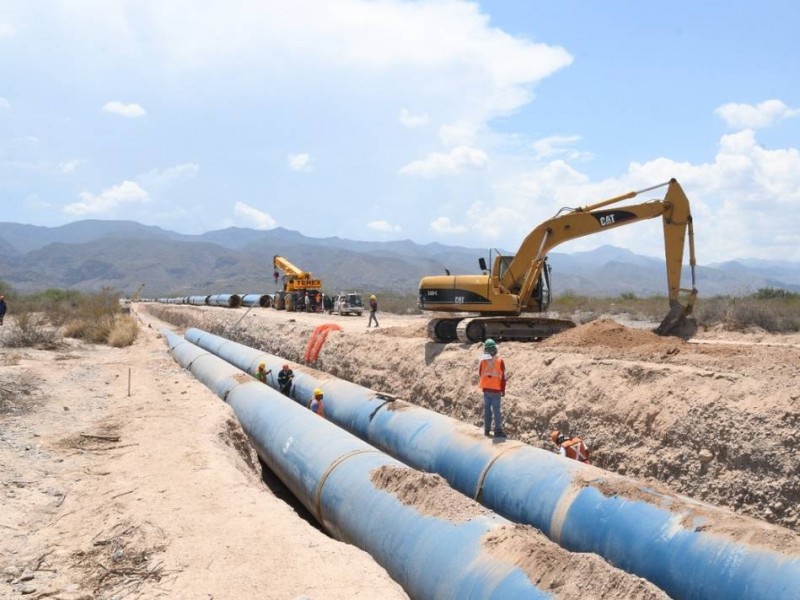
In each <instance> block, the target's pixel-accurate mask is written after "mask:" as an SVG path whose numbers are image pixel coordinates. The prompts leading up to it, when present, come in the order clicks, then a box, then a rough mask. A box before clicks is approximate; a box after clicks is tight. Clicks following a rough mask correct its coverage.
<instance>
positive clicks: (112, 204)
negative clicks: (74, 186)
mask: <svg viewBox="0 0 800 600" xmlns="http://www.w3.org/2000/svg"><path fill="white" fill-rule="evenodd" d="M79 197H80V199H81V202H74V203H72V204H67V205H66V206H65V207H64V209H63V211H64V213H65V214H68V215H75V216H79V217H83V216H87V215H99V214H109V213H112V212H113V211H114V210H115V209H116V208H118V207H120V206H122V205H123V204H134V203H139V202H147V201H148V200H149V199H150V194H148V193H147V191H145V190H144V189H142V188H141V187H140V186H139V184H138V183H136V182H135V181H128V180H125V181H123V182H122V183H120V184H119V185H115V186H112V187H110V188H106V189H104V190H103V191H102V192H100V194H98V195H96V196H95V195H94V194H92V193H91V192H81V193H80V194H79Z"/></svg>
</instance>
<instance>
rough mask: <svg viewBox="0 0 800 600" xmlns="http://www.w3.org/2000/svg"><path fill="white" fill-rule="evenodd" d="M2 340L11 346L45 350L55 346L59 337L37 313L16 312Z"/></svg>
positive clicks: (59, 339) (58, 343)
mask: <svg viewBox="0 0 800 600" xmlns="http://www.w3.org/2000/svg"><path fill="white" fill-rule="evenodd" d="M3 342H4V344H5V345H6V346H8V347H11V348H26V347H33V346H35V347H39V348H44V349H46V350H51V349H54V348H57V347H58V346H59V345H60V342H61V337H60V336H59V334H58V331H57V330H56V329H55V328H53V327H51V326H49V325H48V324H47V322H46V320H45V319H44V318H43V316H42V315H41V314H39V313H32V312H27V311H22V312H16V313H15V314H14V320H13V322H12V324H11V326H10V327H9V332H8V333H7V334H6V336H5V338H4V339H3Z"/></svg>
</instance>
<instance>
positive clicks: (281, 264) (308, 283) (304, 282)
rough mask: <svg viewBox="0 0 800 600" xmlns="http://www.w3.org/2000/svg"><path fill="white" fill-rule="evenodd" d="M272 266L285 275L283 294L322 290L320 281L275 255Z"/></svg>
mask: <svg viewBox="0 0 800 600" xmlns="http://www.w3.org/2000/svg"><path fill="white" fill-rule="evenodd" d="M272 266H273V267H274V268H275V269H280V270H281V271H283V272H284V274H285V275H286V278H285V282H284V285H283V290H284V291H285V292H296V291H300V290H312V289H314V290H318V289H321V288H322V281H320V280H319V279H314V278H313V277H312V276H311V273H307V272H306V271H303V270H302V269H299V268H298V267H296V266H294V265H293V264H292V263H290V262H289V261H288V260H287V259H286V258H284V257H283V256H278V255H277V254H276V255H275V256H273V257H272Z"/></svg>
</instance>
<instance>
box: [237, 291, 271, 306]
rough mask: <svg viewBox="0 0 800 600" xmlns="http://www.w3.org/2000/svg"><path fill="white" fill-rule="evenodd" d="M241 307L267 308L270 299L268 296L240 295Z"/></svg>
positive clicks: (269, 304)
mask: <svg viewBox="0 0 800 600" xmlns="http://www.w3.org/2000/svg"><path fill="white" fill-rule="evenodd" d="M241 297H242V306H248V307H250V306H260V307H261V308H269V307H270V306H271V305H272V298H271V297H270V295H269V294H242V295H241Z"/></svg>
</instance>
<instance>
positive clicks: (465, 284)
mask: <svg viewBox="0 0 800 600" xmlns="http://www.w3.org/2000/svg"><path fill="white" fill-rule="evenodd" d="M662 187H666V188H667V190H666V193H665V195H664V197H663V198H662V199H657V200H650V201H647V202H642V203H639V204H630V205H625V206H621V207H613V205H616V204H618V203H620V202H622V201H624V200H630V199H632V198H635V197H636V196H638V195H640V194H643V193H645V192H649V191H652V190H655V189H658V188H662ZM656 217H662V222H663V229H664V253H665V259H666V270H667V290H668V297H669V305H670V312H669V313H668V315H667V317H666V318H665V319H664V322H662V324H661V326H660V327H659V328H658V329H657V330H656V332H657V333H659V334H661V335H665V334H670V333H675V332H676V331H679V330H682V329H683V328H682V327H681V326H682V325H683V323H684V322H685V321H686V317H687V316H688V315H689V314H691V312H692V309H693V307H694V303H695V300H696V298H697V289H696V288H695V265H696V260H695V254H694V229H693V224H692V215H691V211H690V209H689V200H688V198H687V197H686V194H685V193H684V191H683V189H682V188H681V186H680V184H679V183H678V182H677V180H675V179H671V180H670V181H668V182H666V183H662V184H659V185H656V186H652V187H649V188H646V189H643V190H639V191H634V192H628V193H626V194H623V195H621V196H616V197H614V198H609V199H608V200H603V201H601V202H597V203H595V204H591V205H587V206H584V207H581V208H575V209H562V210H561V211H559V213H558V214H556V215H555V216H554V217H552V218H551V219H548V220H547V221H544V222H543V223H541V224H540V225H538V226H537V227H536V228H535V229H533V231H531V232H530V233H529V234H528V236H527V237H526V238H525V239H524V240H523V242H522V244H521V245H520V247H519V250H518V251H517V253H516V254H515V255H513V256H503V255H498V256H496V257H495V260H494V264H493V266H492V270H491V272H490V273H486V272H485V271H484V274H482V275H456V276H449V275H448V276H433V277H424V278H423V279H422V280H421V281H420V286H419V306H420V308H421V309H423V310H431V311H442V312H477V313H479V314H480V315H482V316H484V317H489V316H491V317H493V318H492V319H487V318H478V319H469V320H466V321H464V322H462V320H463V317H462V318H455V319H454V318H449V319H436V320H434V321H432V322H431V324H430V325H429V328H428V330H429V334H430V335H431V337H432V338H433V339H435V340H437V341H454V340H455V339H456V338H461V339H463V340H464V341H479V340H481V339H485V338H487V337H493V338H499V339H520V340H525V339H541V338H543V337H547V335H551V334H552V333H557V332H558V331H560V330H563V329H565V328H568V327H572V326H574V323H572V322H571V321H563V320H552V319H543V318H541V317H539V318H525V317H521V316H520V315H521V314H522V313H528V312H543V311H545V310H547V306H548V304H549V284H550V279H549V268H548V265H547V262H546V261H547V253H548V252H549V251H550V250H552V249H553V248H554V247H556V246H558V245H559V244H562V243H563V242H566V241H569V240H573V239H576V238H579V237H584V236H587V235H592V234H595V233H599V232H601V231H605V230H607V229H614V228H616V227H622V226H624V225H630V224H632V223H637V222H639V221H643V220H647V219H653V218H656ZM687 235H688V242H689V243H688V246H689V264H690V267H691V273H692V287H691V289H683V288H681V287H680V281H681V271H682V267H683V255H684V247H685V245H686V238H687ZM482 267H485V264H482ZM682 294H683V295H684V296H685V299H684V303H683V304H682V303H681V295H682ZM548 325H552V327H550V329H551V330H552V331H551V333H548V331H549V329H548Z"/></svg>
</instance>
